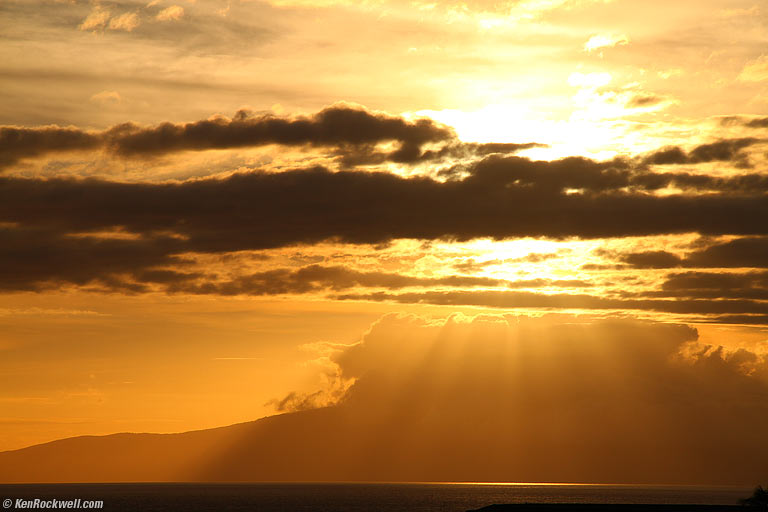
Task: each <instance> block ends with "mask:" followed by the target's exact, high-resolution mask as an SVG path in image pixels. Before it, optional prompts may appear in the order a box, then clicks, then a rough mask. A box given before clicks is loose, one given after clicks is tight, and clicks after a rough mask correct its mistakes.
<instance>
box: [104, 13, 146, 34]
mask: <svg viewBox="0 0 768 512" xmlns="http://www.w3.org/2000/svg"><path fill="white" fill-rule="evenodd" d="M138 26H139V15H138V14H136V13H135V12H126V13H123V14H121V15H120V16H115V17H114V18H112V19H111V20H109V28H110V30H125V31H126V32H131V31H132V30H133V29H135V28H136V27H138Z"/></svg>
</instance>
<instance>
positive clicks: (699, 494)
mask: <svg viewBox="0 0 768 512" xmlns="http://www.w3.org/2000/svg"><path fill="white" fill-rule="evenodd" d="M750 494H751V489H745V488H734V487H719V488H712V487H709V488H704V487H670V486H654V487H649V486H634V485H535V484H531V485H529V484H452V483H451V484H422V483H414V484H379V483H376V484H369V483H349V484H348V483H343V484H340V483H339V484H337V483H318V484H311V483H301V484H295V483H275V484H263V483H258V484H192V483H189V484H187V483H179V484H46V485H41V484H26V485H16V484H13V485H0V501H4V500H7V499H11V500H12V501H13V502H15V500H16V499H17V498H22V499H25V500H34V499H36V498H39V499H41V500H51V499H57V500H73V499H77V498H80V499H81V500H101V501H103V502H104V506H103V510H110V511H141V512H149V511H157V512H166V511H172V510H180V511H185V512H198V511H253V512H284V511H292V512H293V511H296V512H300V511H319V512H331V511H333V512H363V511H366V512H367V511H382V512H395V511H396V512H406V511H408V512H414V511H417V512H432V511H445V512H453V511H456V512H463V511H466V510H470V509H477V508H480V507H483V506H486V505H491V504H494V503H654V504H702V505H736V504H738V500H739V498H745V497H747V496H749V495H750ZM5 510H15V508H14V507H11V508H9V509H5Z"/></svg>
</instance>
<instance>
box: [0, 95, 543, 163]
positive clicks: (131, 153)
mask: <svg viewBox="0 0 768 512" xmlns="http://www.w3.org/2000/svg"><path fill="white" fill-rule="evenodd" d="M105 93H106V94H109V95H110V97H112V93H109V92H107V91H105V92H104V93H99V95H97V97H94V99H98V100H101V99H106V96H105ZM115 94H116V93H115ZM22 137H23V139H24V140H23V141H22V143H21V145H19V144H18V142H17V141H18V140H19V139H20V138H22ZM80 139H87V140H89V141H91V142H90V144H89V145H88V147H89V148H90V147H94V148H95V147H103V148H105V149H107V150H108V151H110V152H112V153H113V154H115V155H118V156H121V157H150V156H156V155H162V154H167V153H171V152H178V151H204V150H210V149H233V148H244V147H256V146H264V145H268V144H281V145H285V146H315V147H334V146H335V147H337V148H338V150H337V153H338V154H339V155H341V156H342V157H343V158H347V159H349V162H351V161H352V160H354V159H355V158H357V159H359V160H364V159H365V157H370V156H371V155H374V153H375V145H376V144H379V143H384V142H392V141H397V142H399V143H400V147H399V148H398V149H396V150H394V151H393V152H391V153H388V154H380V155H381V159H382V160H389V161H395V162H416V161H427V160H435V159H440V158H446V157H449V156H451V155H458V154H475V155H478V154H479V155H483V154H489V153H492V152H514V151H518V150H520V149H526V148H529V147H534V146H537V145H536V144H461V143H458V141H457V140H456V136H455V133H454V132H453V130H452V129H451V128H449V127H447V126H444V125H440V124H437V123H435V122H434V121H432V120H430V119H425V118H422V119H417V120H415V121H407V120H405V119H403V118H401V117H396V116H389V115H386V114H380V113H374V112H370V111H368V110H365V109H363V108H361V107H354V106H349V105H345V104H339V105H335V106H332V107H328V108H326V109H324V110H322V111H320V112H318V113H316V114H314V115H312V116H308V117H295V118H288V117H278V116H274V115H272V114H260V115H255V114H252V113H250V112H248V111H239V112H238V113H237V114H235V116H234V117H233V118H231V119H230V118H226V117H223V116H218V117H214V118H211V119H208V120H204V121H196V122H192V123H185V124H173V123H162V124H160V125H157V126H153V127H141V126H138V125H136V124H133V123H123V124H119V125H116V126H113V127H112V128H110V129H108V130H104V131H102V132H86V131H82V130H78V129H76V128H60V127H55V126H54V127H41V128H17V127H8V126H5V127H2V126H0V148H3V147H5V148H7V149H8V152H7V153H6V154H5V155H4V162H3V161H0V165H2V163H5V165H9V164H11V163H14V162H16V161H17V160H18V159H20V158H24V157H34V156H40V155H44V154H46V153H48V152H52V151H67V150H82V149H84V146H83V144H82V143H80V142H79V140H80ZM429 142H450V143H451V145H450V146H449V147H447V148H444V149H443V150H441V151H437V152H432V151H430V152H425V153H422V151H421V146H422V145H423V144H426V143H429Z"/></svg>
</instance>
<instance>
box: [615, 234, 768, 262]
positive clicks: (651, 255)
mask: <svg viewBox="0 0 768 512" xmlns="http://www.w3.org/2000/svg"><path fill="white" fill-rule="evenodd" d="M620 260H621V261H622V262H624V263H627V264H629V265H631V266H632V267H635V268H673V267H692V268H768V237H744V238H736V239H734V240H730V241H727V242H718V243H713V244H711V245H709V246H708V247H705V248H701V249H697V250H694V251H693V252H691V253H689V254H687V255H685V256H679V255H677V254H672V253H670V252H667V251H646V252H634V253H626V254H622V255H620Z"/></svg>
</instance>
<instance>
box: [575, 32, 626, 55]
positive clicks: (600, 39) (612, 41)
mask: <svg viewBox="0 0 768 512" xmlns="http://www.w3.org/2000/svg"><path fill="white" fill-rule="evenodd" d="M627 44H629V38H628V37H627V36H625V35H624V34H595V35H593V36H592V37H590V38H589V40H588V41H587V42H586V43H584V51H585V52H593V51H595V50H598V49H601V48H609V47H611V46H621V45H627Z"/></svg>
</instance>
